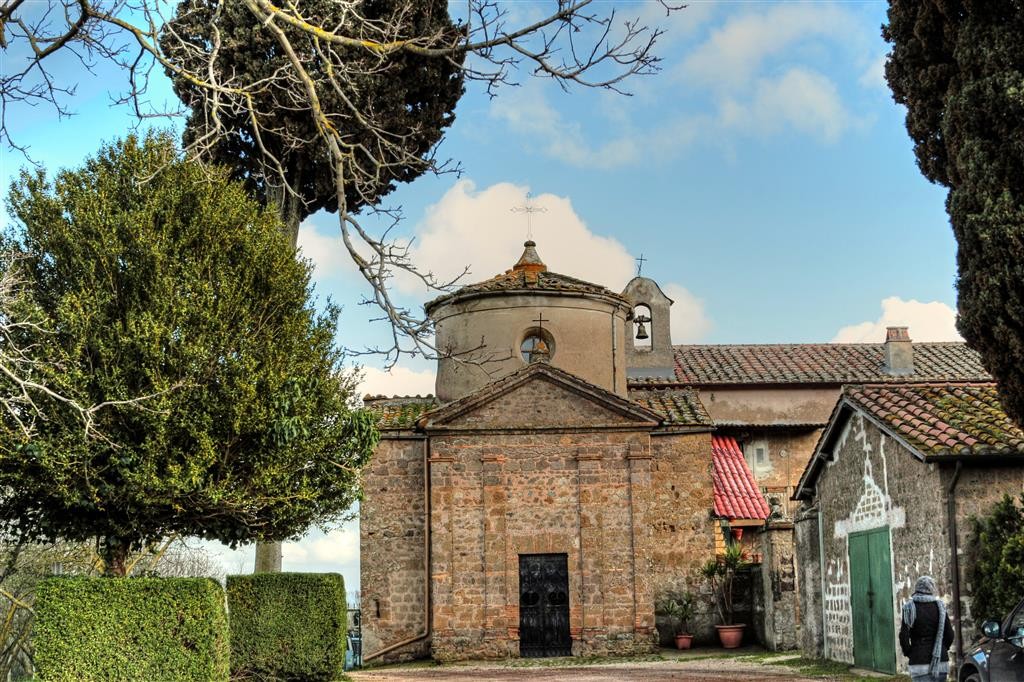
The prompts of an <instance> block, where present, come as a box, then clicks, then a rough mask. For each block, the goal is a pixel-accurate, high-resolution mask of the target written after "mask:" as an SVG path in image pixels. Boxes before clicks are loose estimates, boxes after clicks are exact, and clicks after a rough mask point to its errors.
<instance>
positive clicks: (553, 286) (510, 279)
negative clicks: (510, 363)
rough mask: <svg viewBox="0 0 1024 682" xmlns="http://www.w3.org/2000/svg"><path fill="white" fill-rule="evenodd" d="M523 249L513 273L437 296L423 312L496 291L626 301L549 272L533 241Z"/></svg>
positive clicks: (592, 286) (601, 287)
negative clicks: (609, 298) (583, 296)
mask: <svg viewBox="0 0 1024 682" xmlns="http://www.w3.org/2000/svg"><path fill="white" fill-rule="evenodd" d="M524 246H525V247H526V248H525V250H524V251H523V255H522V257H520V259H519V262H517V263H516V264H515V265H514V266H512V269H511V270H506V271H505V272H503V273H501V274H500V275H495V276H494V277H491V278H490V279H485V280H484V281H483V282H477V283H476V284H467V285H466V286H464V287H460V288H459V289H456V290H455V291H453V292H451V293H448V294H444V295H442V296H438V297H437V298H435V299H434V300H432V301H428V302H427V304H426V305H424V306H423V307H424V309H425V310H426V311H427V312H428V313H429V312H430V311H431V310H432V309H434V308H436V307H437V306H439V305H441V304H442V303H450V302H452V301H456V300H458V299H460V298H462V297H465V296H479V295H482V294H490V293H495V292H500V293H508V292H512V291H521V292H524V293H547V292H555V293H559V292H574V293H586V294H597V295H600V296H607V297H611V298H614V299H618V300H619V301H622V302H624V303H625V299H624V298H622V296H621V295H620V294H617V293H615V292H614V291H612V290H610V289H606V288H605V287H603V286H601V285H600V284H592V283H591V282H584V281H583V280H582V279H576V278H575V277H569V276H568V275H560V274H558V273H557V272H548V268H547V266H546V265H544V263H543V261H541V259H540V256H539V255H537V249H536V246H537V245H536V244H534V243H533V242H532V241H528V242H526V244H524Z"/></svg>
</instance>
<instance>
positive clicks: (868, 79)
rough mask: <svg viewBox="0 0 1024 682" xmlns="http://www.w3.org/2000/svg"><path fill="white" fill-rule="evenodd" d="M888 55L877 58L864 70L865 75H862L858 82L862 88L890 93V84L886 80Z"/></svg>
mask: <svg viewBox="0 0 1024 682" xmlns="http://www.w3.org/2000/svg"><path fill="white" fill-rule="evenodd" d="M887 57H888V55H884V54H883V55H881V56H880V57H877V58H876V59H875V60H874V61H872V62H871V64H870V65H869V66H868V68H866V69H865V70H864V73H862V74H861V75H860V78H859V79H858V80H857V82H858V83H860V84H861V87H865V88H881V89H882V90H885V91H886V92H888V91H889V84H888V83H887V82H886V80H885V60H886V58H887Z"/></svg>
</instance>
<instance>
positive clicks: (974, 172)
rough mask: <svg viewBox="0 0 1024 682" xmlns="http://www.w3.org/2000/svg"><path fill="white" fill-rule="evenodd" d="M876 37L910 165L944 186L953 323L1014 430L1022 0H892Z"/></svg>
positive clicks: (1020, 299) (1021, 262)
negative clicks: (955, 295)
mask: <svg viewBox="0 0 1024 682" xmlns="http://www.w3.org/2000/svg"><path fill="white" fill-rule="evenodd" d="M883 35H884V37H885V39H886V40H887V41H889V42H890V43H892V54H891V56H890V58H889V61H888V63H887V64H886V78H887V79H888V81H889V85H890V87H891V88H892V91H893V96H894V97H895V99H896V101H897V102H899V103H901V104H905V105H906V106H907V131H908V132H909V133H910V137H911V138H912V139H913V141H914V151H915V153H916V155H917V163H918V166H919V167H920V168H921V172H922V173H923V174H924V176H925V177H926V178H928V179H929V180H931V181H932V182H935V183H938V184H941V185H944V186H946V187H948V188H949V190H950V191H949V195H948V198H947V200H946V209H947V211H948V212H949V218H950V222H951V224H952V226H953V233H954V235H955V236H956V240H957V243H958V245H959V249H958V253H957V263H958V267H959V279H958V285H957V286H958V289H959V301H958V306H959V313H960V314H959V319H958V322H957V327H958V328H959V330H960V332H961V333H962V334H963V335H964V338H965V339H967V342H968V343H969V344H970V345H971V346H972V347H973V348H975V349H976V350H977V351H978V352H979V353H980V354H981V357H982V359H983V361H984V363H985V367H986V368H987V369H988V370H989V371H990V372H991V373H992V374H993V376H994V377H995V378H996V380H997V382H998V384H999V393H1000V397H1001V399H1002V402H1003V405H1004V407H1005V408H1006V411H1007V413H1008V414H1009V415H1010V416H1011V417H1013V418H1014V420H1016V421H1017V423H1024V257H1022V256H1024V4H1022V3H1021V2H1020V0H890V3H889V23H888V25H887V26H885V27H884V28H883Z"/></svg>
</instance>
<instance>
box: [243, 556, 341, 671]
mask: <svg viewBox="0 0 1024 682" xmlns="http://www.w3.org/2000/svg"><path fill="white" fill-rule="evenodd" d="M227 587H228V611H229V612H230V613H231V674H232V675H233V676H236V677H241V678H246V679H249V678H252V679H256V680H275V681H276V680H295V681H299V680H302V681H306V680H334V679H337V678H339V677H340V676H341V675H342V674H343V670H344V665H345V627H346V623H347V616H348V611H347V609H348V606H347V603H346V599H345V582H344V580H343V579H342V577H341V576H340V575H338V574H337V573H261V574H257V575H231V576H228V584H227Z"/></svg>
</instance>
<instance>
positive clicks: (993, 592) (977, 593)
mask: <svg viewBox="0 0 1024 682" xmlns="http://www.w3.org/2000/svg"><path fill="white" fill-rule="evenodd" d="M972 522H973V529H972V533H971V540H970V547H969V551H968V556H970V557H971V562H970V563H969V564H968V566H967V576H968V581H969V582H970V584H971V613H972V614H974V619H975V620H976V621H977V622H978V623H980V622H981V621H983V620H989V619H993V620H999V619H1001V618H1002V617H1003V616H1005V615H1006V614H1007V613H1009V611H1010V609H1011V608H1013V607H1014V606H1016V605H1017V602H1019V601H1020V600H1021V598H1024V495H1022V496H1021V498H1020V504H1015V503H1014V501H1013V500H1012V499H1011V498H1010V496H1009V495H1005V496H1004V497H1003V499H1002V500H1001V501H1000V502H999V503H998V504H996V505H995V507H994V508H993V509H992V511H991V513H989V514H988V515H987V516H985V517H982V518H980V519H979V518H976V519H973V520H972Z"/></svg>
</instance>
